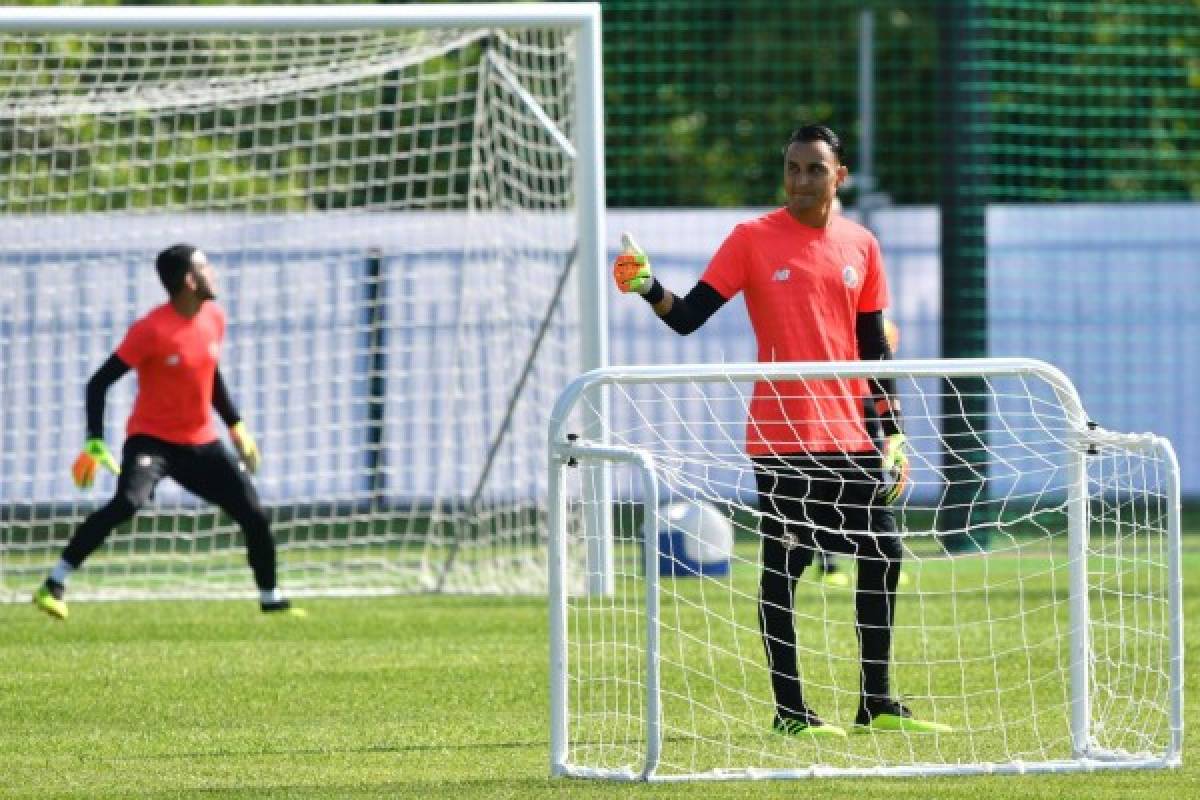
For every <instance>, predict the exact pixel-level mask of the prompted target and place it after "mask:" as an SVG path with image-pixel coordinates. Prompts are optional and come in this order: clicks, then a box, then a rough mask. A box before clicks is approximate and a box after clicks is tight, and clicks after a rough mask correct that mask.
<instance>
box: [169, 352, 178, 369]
mask: <svg viewBox="0 0 1200 800" xmlns="http://www.w3.org/2000/svg"><path fill="white" fill-rule="evenodd" d="M167 366H168V367H177V366H179V354H178V353H171V355H169V356H167Z"/></svg>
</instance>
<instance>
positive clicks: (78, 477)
mask: <svg viewBox="0 0 1200 800" xmlns="http://www.w3.org/2000/svg"><path fill="white" fill-rule="evenodd" d="M97 464H99V465H100V466H102V467H104V468H105V469H106V470H108V471H109V472H111V473H112V474H113V475H120V474H121V468H120V467H119V466H117V462H116V460H114V459H113V457H112V453H110V452H109V451H108V445H106V444H105V443H104V440H103V439H88V440H87V441H86V442H84V443H83V450H82V451H81V452H80V453H79V456H78V457H77V458H76V459H75V463H74V464H72V465H71V477H72V478H74V479H75V486H77V487H78V488H80V489H90V488H92V483H93V482H94V481H95V480H96V465H97Z"/></svg>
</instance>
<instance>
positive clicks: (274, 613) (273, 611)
mask: <svg viewBox="0 0 1200 800" xmlns="http://www.w3.org/2000/svg"><path fill="white" fill-rule="evenodd" d="M258 607H259V609H260V610H261V611H262V612H263V613H264V614H266V615H267V616H269V617H292V618H293V619H302V618H304V617H307V616H308V612H307V611H305V610H304V609H303V608H296V607H295V606H294V605H292V603H291V601H290V600H280V601H279V602H278V603H259V605H258Z"/></svg>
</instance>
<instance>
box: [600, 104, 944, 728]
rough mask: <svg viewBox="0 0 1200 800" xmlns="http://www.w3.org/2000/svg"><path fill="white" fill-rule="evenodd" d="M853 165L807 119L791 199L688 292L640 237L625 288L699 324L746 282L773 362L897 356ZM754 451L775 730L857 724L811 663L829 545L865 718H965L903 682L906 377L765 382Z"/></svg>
mask: <svg viewBox="0 0 1200 800" xmlns="http://www.w3.org/2000/svg"><path fill="white" fill-rule="evenodd" d="M846 177H847V169H846V167H845V166H844V165H843V163H842V149H841V142H840V140H839V139H838V136H837V134H836V133H834V132H833V131H831V130H830V129H829V128H827V127H825V126H823V125H806V126H804V127H802V128H799V129H797V130H796V131H794V132H793V133H792V136H791V138H790V139H789V140H788V143H787V146H786V148H785V150H784V189H785V191H786V194H787V205H786V206H785V207H784V208H780V209H777V210H776V211H773V212H770V213H768V214H765V215H763V216H761V217H758V218H757V219H753V220H749V221H747V222H744V223H742V224H740V225H738V226H737V227H735V228H734V230H733V232H732V233H731V234H730V235H729V236H728V237H727V238H726V239H725V241H724V242H723V243H722V245H721V247H720V248H719V249H718V250H717V253H716V254H715V255H714V256H713V258H712V261H711V262H710V263H709V266H708V268H707V269H706V270H705V272H704V274H703V275H702V276H701V278H700V280H699V282H698V283H697V284H696V285H695V287H694V288H692V290H691V291H690V292H688V294H687V296H685V297H677V296H676V295H674V294H672V293H671V292H669V291H667V290H666V289H664V288H663V286H662V285H661V284H660V283H659V282H658V281H657V280H656V279H655V278H654V276H653V274H652V272H651V269H650V263H649V261H648V259H647V258H646V256H645V254H644V253H642V252H641V251H640V250H639V249H638V248H637V246H636V245H635V244H634V243H633V241H632V239H631V238H629V237H626V239H625V241H624V252H623V253H622V254H621V255H620V256H619V257H618V258H617V263H616V264H615V265H614V277H615V278H616V280H617V284H618V287H619V288H620V289H621V290H622V291H625V292H637V293H639V294H641V295H642V296H643V298H645V300H646V301H647V302H649V303H650V304H651V305H652V306H653V307H654V310H655V312H656V313H657V314H658V316H659V317H661V318H662V319H663V321H664V322H665V323H666V324H667V325H668V326H669V327H670V328H671V329H672V330H674V331H675V332H677V333H680V334H683V335H686V334H689V333H691V332H692V331H694V330H696V329H697V328H699V327H700V326H701V325H703V324H704V323H705V322H706V321H707V320H708V318H709V317H710V316H712V314H713V313H715V312H716V311H717V309H719V308H720V307H721V306H723V305H724V304H725V303H726V302H727V301H729V300H730V299H731V298H732V297H733V296H734V295H736V294H737V293H738V292H742V293H744V295H745V300H746V310H747V313H748V314H749V316H750V322H751V324H752V326H753V328H754V333H755V338H756V339H757V343H758V358H759V361H763V362H766V361H852V360H857V359H860V358H861V359H863V360H876V359H888V358H891V351H890V349H889V347H888V342H887V338H886V336H885V333H884V318H883V311H884V309H885V308H886V307H887V304H888V291H887V279H886V276H885V275H884V271H883V261H882V257H881V256H880V252H879V243H878V242H877V241H876V240H875V237H874V236H872V235H871V233H870V231H868V230H867V229H866V228H863V227H862V226H861V225H858V224H856V223H854V222H852V221H851V220H848V219H846V218H845V217H844V216H842V215H839V214H835V213H833V211H832V206H833V201H834V198H835V197H836V192H837V189H838V187H839V186H841V184H842V183H844V182H845V180H846ZM868 390H869V393H870V394H871V395H873V403H874V407H875V410H876V412H877V413H878V414H879V417H880V420H881V424H882V426H883V434H884V443H883V453H882V457H883V468H884V471H885V472H886V473H888V475H889V476H890V477H891V478H892V480H890V481H888V482H887V484H886V486H884V485H883V481H882V475H881V474H880V451H879V450H878V449H877V448H876V446H875V444H874V443H873V442H872V441H871V437H870V435H869V434H868V432H867V429H866V425H865V423H864V420H863V414H862V398H863V397H865V396H867V395H868ZM746 449H747V452H748V455H749V456H750V459H751V462H752V463H753V465H754V473H755V481H756V484H757V488H758V496H759V510H760V513H761V524H760V531H759V533H760V537H761V544H762V551H761V553H762V554H761V558H762V564H761V566H762V570H761V573H760V581H759V598H758V610H759V615H758V616H759V627H760V631H761V633H762V639H763V644H764V648H765V650H766V656H767V665H768V667H769V669H770V678H771V688H772V690H773V693H774V698H775V718H774V720H773V723H772V724H773V727H774V729H775V730H776V731H778V732H780V733H783V734H786V735H792V736H808V737H843V736H845V735H846V732H845V730H844V729H842V728H840V727H838V726H837V725H834V724H832V723H830V722H827V721H825V720H823V719H822V718H821V717H820V716H819V715H818V714H817V712H816V711H815V710H814V709H812V708H811V707H810V706H809V705H808V704H807V703H806V701H805V698H804V693H803V687H802V685H801V680H800V676H799V671H798V668H797V662H796V631H795V625H794V609H795V590H796V582H797V580H798V579H799V578H800V576H801V575H802V574H803V572H804V570H805V569H806V568H807V567H808V566H809V565H810V564H811V563H812V561H813V556H814V554H815V553H817V552H819V551H821V550H826V551H830V552H836V553H844V554H847V555H852V556H854V557H855V559H856V560H857V561H858V582H857V586H856V593H855V617H856V632H857V634H858V640H859V646H860V651H861V661H860V665H861V668H860V673H859V687H858V689H859V704H858V711H857V714H856V715H855V719H854V724H855V728H856V729H857V730H863V731H905V732H910V733H918V732H920V733H932V732H947V731H949V730H950V729H949V728H948V727H947V726H945V725H942V724H939V723H936V722H932V721H925V720H921V719H918V718H916V717H914V716H913V713H912V712H911V711H910V710H909V709H908V708H906V707H905V706H904V705H903V704H902V703H900V702H899V700H897V699H896V698H895V696H894V695H893V693H892V688H891V685H890V668H891V652H892V628H893V624H894V619H895V611H896V599H897V594H896V584H897V581H898V580H899V576H900V565H901V559H902V557H903V548H902V546H901V541H900V536H899V533H898V532H897V527H896V520H895V517H894V515H893V513H892V511H891V509H890V508H889V505H890V504H891V503H893V502H895V500H896V499H897V498H898V497H899V495H900V493H901V492H902V491H903V490H904V485H905V481H906V477H907V469H908V457H907V455H906V452H905V450H906V440H905V436H904V432H903V430H902V427H901V417H900V408H899V404H898V402H897V400H896V397H895V381H894V380H891V379H881V380H873V381H870V382H869V384H868V382H866V381H862V380H802V381H787V380H781V381H758V382H757V383H756V384H755V388H754V394H753V397H752V399H751V402H750V409H749V420H748V423H747V426H746Z"/></svg>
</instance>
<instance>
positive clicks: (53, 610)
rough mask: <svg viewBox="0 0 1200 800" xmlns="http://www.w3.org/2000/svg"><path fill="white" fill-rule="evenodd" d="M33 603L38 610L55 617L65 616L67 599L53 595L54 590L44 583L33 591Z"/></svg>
mask: <svg viewBox="0 0 1200 800" xmlns="http://www.w3.org/2000/svg"><path fill="white" fill-rule="evenodd" d="M33 604H34V605H35V606H37V608H38V610H40V611H44V612H46V613H47V614H49V615H50V616H52V617H54V618H55V619H66V618H67V601H66V600H63V599H62V598H61V597H55V596H54V592H53V591H51V590H50V587H49V586H47V585H46V584H44V583H43V584H42V585H41V586H39V587H38V588H37V589H36V590H35V591H34V593H33Z"/></svg>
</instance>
